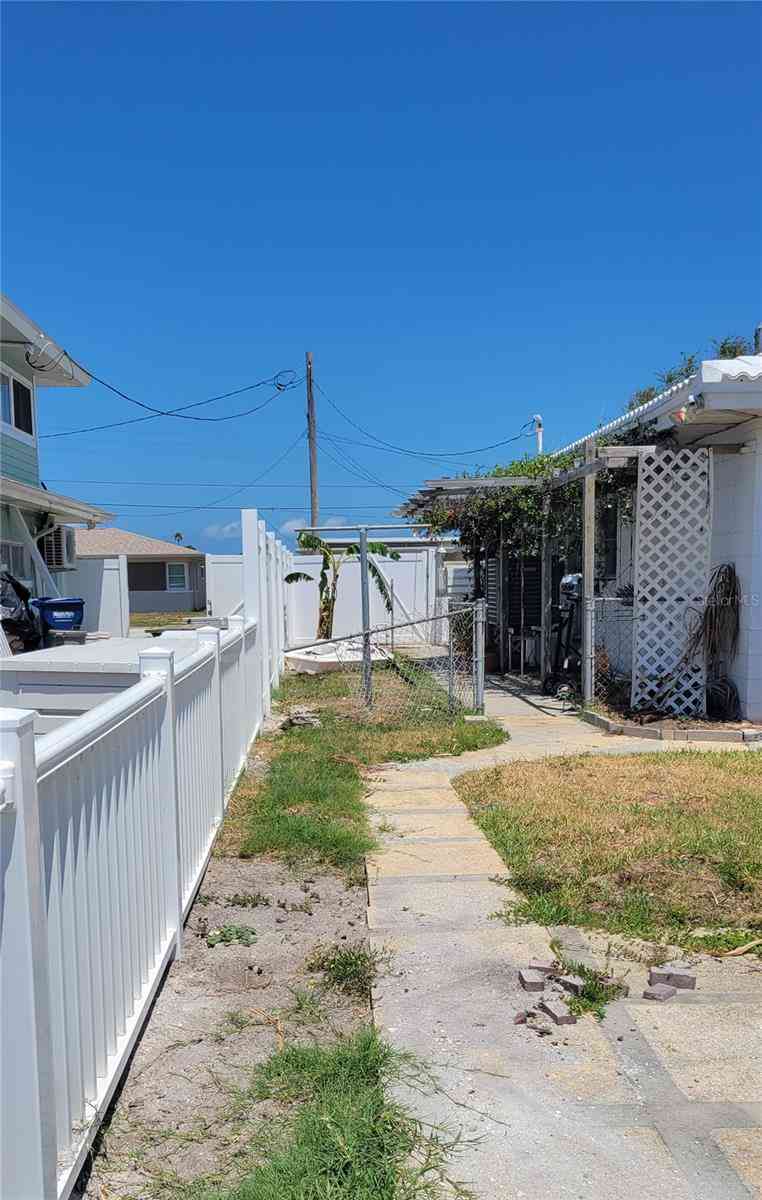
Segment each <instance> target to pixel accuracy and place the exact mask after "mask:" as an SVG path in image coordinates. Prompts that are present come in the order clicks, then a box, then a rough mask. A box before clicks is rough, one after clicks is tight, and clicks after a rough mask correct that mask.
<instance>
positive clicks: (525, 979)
mask: <svg viewBox="0 0 762 1200" xmlns="http://www.w3.org/2000/svg"><path fill="white" fill-rule="evenodd" d="M519 983H520V984H521V986H522V987H523V989H524V991H525V992H541V991H542V989H543V988H544V987H545V976H544V975H543V974H542V972H541V971H530V970H529V968H528V967H523V968H522V970H521V971H519Z"/></svg>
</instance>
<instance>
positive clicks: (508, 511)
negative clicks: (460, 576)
mask: <svg viewBox="0 0 762 1200" xmlns="http://www.w3.org/2000/svg"><path fill="white" fill-rule="evenodd" d="M669 440H670V436H669V435H665V436H664V435H662V436H659V437H658V438H657V436H656V435H655V434H654V432H653V429H652V428H650V427H648V426H642V427H641V428H640V429H638V430H637V431H636V430H632V429H630V430H627V432H626V433H623V434H619V435H616V434H615V435H611V434H609V435H608V436H607V437H606V438H605V439H603V438H601V439H600V441H598V442H596V445H607V446H611V445H616V444H625V443H626V444H629V445H638V444H640V445H649V444H651V443H653V442H655V441H659V442H664V441H669ZM581 458H582V453H581V451H572V452H568V453H566V454H553V455H551V454H541V455H535V456H531V455H525V456H524V457H523V458H518V459H515V460H514V461H513V462H511V463H508V464H506V465H504V466H496V467H494V468H493V470H492V471H490V472H488V473H487V474H486V475H485V476H484V478H485V479H496V478H502V477H506V478H508V477H511V476H514V477H516V476H519V477H525V478H529V479H532V480H534V481H536V484H539V486H526V487H522V486H506V487H505V488H497V489H495V488H490V489H489V490H486V489H485V491H484V492H482V493H474V494H472V495H470V496H466V497H463V498H460V499H455V500H449V501H448V500H445V499H440V500H439V501H437V502H436V503H435V504H433V505H432V506H431V508H429V509H427V510H426V511H425V512H423V513H422V514H421V519H422V520H423V521H424V522H425V523H426V524H427V525H428V526H429V528H430V529H431V531H432V532H433V533H456V534H457V535H458V538H459V541H460V544H461V546H462V547H463V550H464V553H465V554H466V557H467V558H469V559H470V560H471V561H473V562H475V563H478V562H479V561H480V559H481V555H482V554H483V553H484V554H485V555H487V556H489V555H491V554H493V553H494V552H495V550H496V548H497V547H498V546H499V545H500V544H502V545H503V547H504V550H505V551H506V552H507V553H508V554H509V555H515V556H519V555H525V556H527V557H531V556H536V555H539V554H540V553H541V550H542V545H543V537H544V536H545V537H547V538H549V539H551V540H552V541H553V542H554V545H555V548H556V552H557V553H558V554H560V555H561V556H563V557H566V556H568V555H569V554H570V553H571V552H572V551H573V550H574V549H576V548H579V546H580V545H581V541H582V490H583V489H582V481H581V480H579V479H577V480H573V481H571V482H570V483H567V484H563V485H562V486H560V487H559V486H556V487H553V486H551V484H552V480H553V476H554V475H555V473H556V472H558V471H563V470H567V469H569V468H571V467H573V466H574V465H575V464H576V463H577V462H579V461H580V460H581ZM636 478H637V476H636V466H635V461H634V460H633V463H632V466H628V467H625V468H619V469H617V470H601V471H599V472H598V473H597V475H596V515H597V520H598V521H600V520H601V519H602V517H603V514H604V510H606V509H612V508H617V509H619V510H620V511H624V512H631V510H632V499H633V494H634V489H635V483H636Z"/></svg>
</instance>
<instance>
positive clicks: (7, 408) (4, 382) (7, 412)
mask: <svg viewBox="0 0 762 1200" xmlns="http://www.w3.org/2000/svg"><path fill="white" fill-rule="evenodd" d="M0 401H1V402H2V403H1V408H0V415H1V416H2V419H3V423H4V424H5V425H12V424H13V422H12V420H11V381H10V379H9V378H8V376H7V375H0Z"/></svg>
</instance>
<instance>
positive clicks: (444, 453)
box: [315, 381, 533, 458]
mask: <svg viewBox="0 0 762 1200" xmlns="http://www.w3.org/2000/svg"><path fill="white" fill-rule="evenodd" d="M315 386H316V387H317V388H318V389H319V391H320V394H321V396H324V397H325V399H326V400H327V401H328V403H329V404H330V406H331V408H333V409H335V410H336V412H337V413H339V415H340V416H342V417H343V418H344V420H345V421H347V422H348V423H349V424H350V425H352V426H353V428H355V429H357V430H358V431H359V432H360V433H362V434H364V436H365V437H369V438H371V439H372V440H373V441H374V442H378V444H379V445H380V446H386V447H387V449H389V450H396V451H397V452H398V453H399V454H412V455H413V456H415V457H417V458H432V457H433V458H456V457H458V456H459V455H461V454H482V453H483V452H484V451H485V450H497V449H498V447H500V446H507V445H509V443H511V442H517V441H518V440H519V438H522V437H525V436H526V434H525V432H524V431H525V430H526V428H527V426H528V425H531V424H532V422H533V418H532V417H530V418H529V420H528V421H525V422H524V424H523V425H522V426H521V429H520V431H519V432H518V433H517V434H514V436H513V437H509V438H503V440H502V441H500V442H492V443H491V445H489V446H475V447H474V448H473V449H472V450H465V449H462V450H428V451H425V450H411V449H410V448H409V447H407V446H395V445H394V443H393V442H385V441H384V440H383V438H379V437H376V435H375V433H371V432H370V431H369V430H368V429H364V428H363V427H362V425H358V423H357V421H353V420H352V418H351V417H350V416H347V414H346V413H345V412H344V410H343V408H339V406H338V404H336V403H335V402H334V401H333V400H332V399H331V397H330V396H328V395H326V393H325V391H324V390H323V388H322V387H321V386H320V384H319V383H317V381H316V382H315Z"/></svg>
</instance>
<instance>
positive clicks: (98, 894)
mask: <svg viewBox="0 0 762 1200" xmlns="http://www.w3.org/2000/svg"><path fill="white" fill-rule="evenodd" d="M243 517H244V556H243V557H244V582H245V585H246V587H245V615H242V616H237V617H236V616H234V617H231V618H230V619H229V622H228V625H229V627H228V629H227V630H225V631H222V632H221V631H220V630H218V629H211V628H204V629H201V630H199V631H198V632H196V633H191V632H188V633H185V634H183V635H182V636H183V638H194V639H195V640H196V642H197V646H196V648H195V650H194V652H193V653H192V654H191V655H189V656H188V657H184V658H182V659H181V660H180V662H179V665H178V667H177V669H175V661H174V660H175V655H174V651H173V649H172V645H173V640H175V638H176V635H174V637H166V636H162V637H161V638H158V639H157V640H156V642H155V643H154V644H153V645H151V646H150V647H147V648H146V649H145V650H143V651H142V652H141V654H140V670H141V678H140V681H139V682H138V683H136V684H134V685H133V686H132V687H129V688H127V689H125V690H124V691H123V692H121V693H120V694H119V695H117V696H115V697H113V698H112V699H109V700H107V701H105V702H104V703H102V704H100V705H97V706H96V707H95V708H93V709H91V710H90V711H89V712H87V713H83V714H82V715H81V716H78V717H76V718H75V719H73V720H71V721H70V722H68V723H67V724H66V725H64V726H62V727H61V728H60V729H56V730H54V731H53V732H51V733H48V734H45V735H44V736H42V737H40V738H38V739H37V741H36V744H35V737H34V730H33V724H34V713H33V712H30V711H25V710H20V709H2V710H0V738H1V742H0V758H1V759H2V762H0V838H1V842H0V962H1V971H0V1195H1V1196H2V1197H3V1200H55V1197H66V1196H68V1194H69V1193H70V1191H71V1189H72V1187H73V1186H74V1183H75V1182H76V1179H77V1176H78V1174H79V1172H80V1170H81V1168H82V1165H83V1163H84V1162H85V1159H86V1155H87V1152H88V1149H89V1147H90V1145H91V1144H92V1140H93V1137H94V1135H95V1132H96V1130H97V1128H98V1124H99V1123H100V1121H101V1119H102V1117H103V1115H104V1113H105V1111H106V1108H107V1106H108V1104H109V1101H110V1099H111V1097H112V1095H113V1093H114V1090H115V1088H116V1086H117V1084H118V1082H119V1079H120V1077H121V1074H122V1072H123V1070H124V1068H125V1065H126V1063H127V1061H128V1059H129V1056H130V1054H131V1052H132V1049H133V1047H134V1045H135V1042H136V1040H137V1037H138V1035H139V1033H140V1030H141V1026H142V1024H143V1021H144V1020H145V1017H146V1015H147V1013H148V1010H149V1008H150V1005H151V1001H152V999H153V997H154V995H155V993H156V990H157V988H158V987H159V984H160V983H161V980H162V976H163V974H164V971H165V969H166V967H167V965H168V963H169V962H170V960H171V958H172V957H173V956H174V955H177V954H180V953H181V946H182V936H183V921H184V918H185V916H186V915H187V913H188V910H189V908H190V906H191V904H192V902H193V899H194V896H195V893H196V889H197V888H198V885H199V883H200V881H201V877H202V875H203V872H204V870H205V867H206V864H207V861H208V858H209V855H210V853H211V849H212V844H213V842H214V838H215V836H216V833H217V830H218V828H219V825H220V822H221V820H222V818H223V816H224V812H225V806H226V804H227V799H228V797H229V795H230V792H231V790H232V788H233V785H234V783H235V781H236V778H237V776H238V773H239V771H240V769H241V767H242V766H243V765H244V763H245V759H246V753H247V750H248V746H249V744H250V742H251V740H252V738H253V737H254V736H255V735H256V733H257V731H258V729H259V727H260V724H261V721H262V716H263V713H264V712H265V711H267V710H268V708H269V704H270V689H271V687H272V686H275V685H277V683H278V681H279V678H280V674H281V670H282V665H283V653H284V648H285V641H286V616H285V589H284V585H283V568H284V567H285V566H286V565H287V560H288V554H287V552H286V551H285V549H284V548H283V547H282V546H280V544H279V543H277V542H276V541H275V539H274V538H273V537H272V535H266V533H265V530H264V526H263V524H262V523H259V522H257V519H256V513H255V512H246V513H244V514H243ZM175 644H176V641H175Z"/></svg>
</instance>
